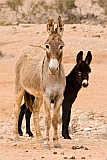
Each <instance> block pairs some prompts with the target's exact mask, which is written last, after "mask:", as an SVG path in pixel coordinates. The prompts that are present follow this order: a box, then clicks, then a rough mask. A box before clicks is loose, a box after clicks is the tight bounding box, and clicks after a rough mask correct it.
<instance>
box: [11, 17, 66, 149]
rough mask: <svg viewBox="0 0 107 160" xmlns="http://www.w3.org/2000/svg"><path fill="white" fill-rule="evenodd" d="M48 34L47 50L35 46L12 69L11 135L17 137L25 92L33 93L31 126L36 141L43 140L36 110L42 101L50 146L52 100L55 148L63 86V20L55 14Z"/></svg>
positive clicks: (45, 143)
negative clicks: (13, 104) (13, 86)
mask: <svg viewBox="0 0 107 160" xmlns="http://www.w3.org/2000/svg"><path fill="white" fill-rule="evenodd" d="M47 31H48V33H49V37H48V39H47V41H46V42H45V46H46V53H45V51H43V50H42V49H41V50H39V53H38V51H37V48H36V49H34V48H32V50H31V49H30V50H26V51H25V52H24V53H23V54H22V55H21V56H20V57H19V59H18V61H17V63H16V68H15V75H16V77H15V107H14V136H15V139H18V118H19V113H20V106H21V101H22V98H23V96H24V94H25V91H26V92H28V93H30V94H32V95H33V96H35V101H34V105H33V107H32V112H33V121H34V128H35V132H36V138H37V140H38V141H43V138H42V135H41V132H40V128H39V110H40V107H41V105H42V103H43V102H44V106H45V114H46V115H45V127H46V136H45V139H44V148H50V145H49V130H50V126H51V114H50V106H51V101H52V100H54V111H53V118H52V125H53V128H54V135H53V141H54V147H56V148H60V147H61V145H60V144H59V143H58V133H57V127H58V116H59V111H60V107H61V105H62V101H63V93H64V89H65V83H66V82H65V74H64V70H63V66H62V64H61V61H62V56H63V46H64V42H63V41H62V38H61V36H62V33H63V23H62V20H61V17H60V16H59V17H58V24H57V27H56V28H55V29H54V20H53V19H49V20H48V24H47Z"/></svg>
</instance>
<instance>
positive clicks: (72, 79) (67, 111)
mask: <svg viewBox="0 0 107 160" xmlns="http://www.w3.org/2000/svg"><path fill="white" fill-rule="evenodd" d="M91 60H92V54H91V52H90V51H88V52H87V56H86V58H85V60H83V52H82V51H80V52H79V53H78V54H77V58H76V65H75V66H74V68H73V69H72V71H71V72H70V73H69V74H68V75H67V76H66V87H65V91H64V100H63V103H62V136H63V137H64V139H71V137H70V136H69V131H68V126H69V122H70V115H71V107H72V104H73V103H74V101H75V99H76V98H77V94H78V91H79V90H80V89H81V87H82V86H83V87H87V86H88V80H89V73H90V72H91V68H90V66H89V65H90V63H91Z"/></svg>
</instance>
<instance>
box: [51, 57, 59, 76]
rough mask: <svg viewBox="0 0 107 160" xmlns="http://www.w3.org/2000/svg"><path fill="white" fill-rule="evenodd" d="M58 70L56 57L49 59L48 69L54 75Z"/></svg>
mask: <svg viewBox="0 0 107 160" xmlns="http://www.w3.org/2000/svg"><path fill="white" fill-rule="evenodd" d="M58 70H59V62H58V60H57V59H51V60H50V62H49V71H50V72H51V74H53V75H55V74H56V73H57V72H58Z"/></svg>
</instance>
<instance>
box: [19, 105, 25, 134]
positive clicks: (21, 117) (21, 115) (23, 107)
mask: <svg viewBox="0 0 107 160" xmlns="http://www.w3.org/2000/svg"><path fill="white" fill-rule="evenodd" d="M25 109H26V105H25V103H24V104H23V105H22V106H21V111H20V114H19V120H18V133H19V135H20V136H23V132H22V129H21V126H22V121H23V117H24V114H25Z"/></svg>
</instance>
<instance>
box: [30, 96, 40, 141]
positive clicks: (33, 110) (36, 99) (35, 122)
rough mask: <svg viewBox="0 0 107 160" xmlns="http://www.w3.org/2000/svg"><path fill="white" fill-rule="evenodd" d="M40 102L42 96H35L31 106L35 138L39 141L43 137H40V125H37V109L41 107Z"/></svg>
mask: <svg viewBox="0 0 107 160" xmlns="http://www.w3.org/2000/svg"><path fill="white" fill-rule="evenodd" d="M42 103H43V99H42V98H37V97H35V100H34V103H33V107H32V112H33V121H34V127H35V132H36V138H37V140H38V141H39V142H40V143H42V142H43V137H42V134H41V132H40V127H39V111H40V107H41V105H42Z"/></svg>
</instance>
